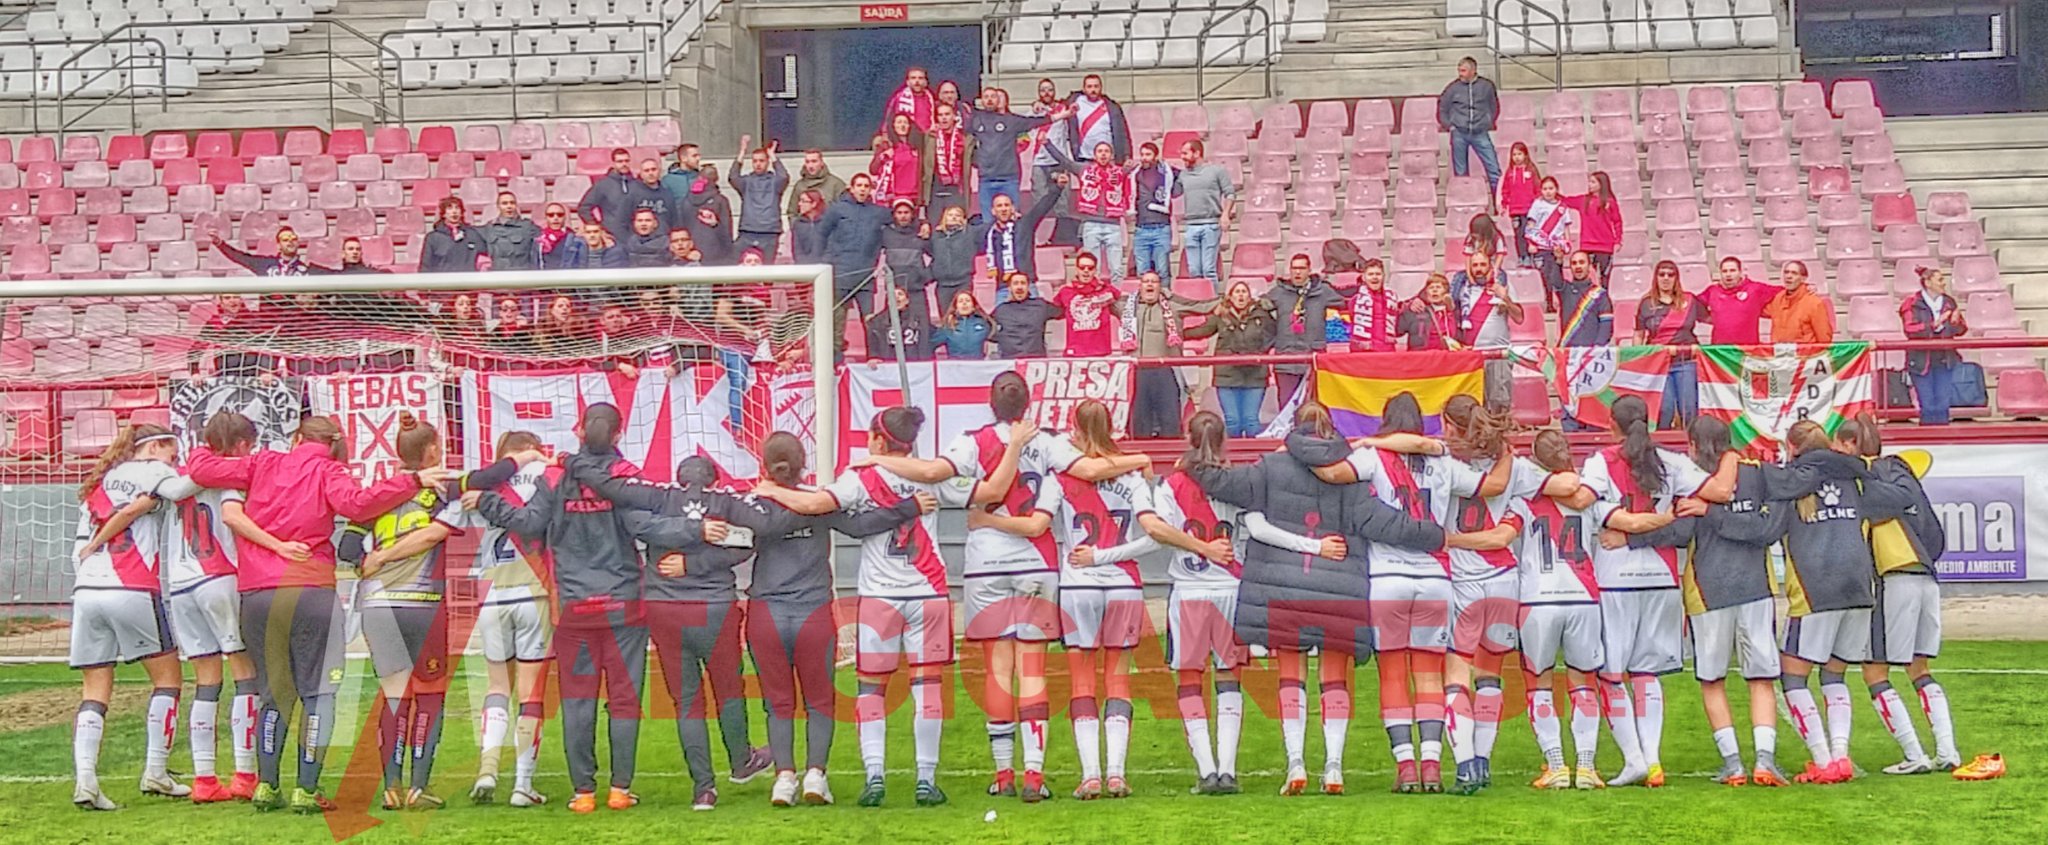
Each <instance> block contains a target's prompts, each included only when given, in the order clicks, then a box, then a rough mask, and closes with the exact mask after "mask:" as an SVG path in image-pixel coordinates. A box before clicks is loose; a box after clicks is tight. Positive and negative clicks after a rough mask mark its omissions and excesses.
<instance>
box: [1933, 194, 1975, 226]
mask: <svg viewBox="0 0 2048 845" xmlns="http://www.w3.org/2000/svg"><path fill="white" fill-rule="evenodd" d="M1974 219H1976V218H1975V217H1973V216H1972V215H1971V213H1970V195H1969V194H1968V193H1966V192H1964V191H1935V192H1933V193H1930V194H1928V195H1927V225H1929V226H1942V225H1946V224H1949V223H1967V222H1970V221H1972V220H1974Z"/></svg>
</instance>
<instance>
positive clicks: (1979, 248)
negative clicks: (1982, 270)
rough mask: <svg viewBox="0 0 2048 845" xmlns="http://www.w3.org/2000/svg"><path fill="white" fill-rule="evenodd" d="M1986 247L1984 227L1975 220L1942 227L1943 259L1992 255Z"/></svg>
mask: <svg viewBox="0 0 2048 845" xmlns="http://www.w3.org/2000/svg"><path fill="white" fill-rule="evenodd" d="M1990 254H1991V252H1990V250H1989V249H1987V248H1986V247H1985V245H1984V227H1983V226H1981V225H1978V223H1977V222H1976V221H1974V220H1968V221H1964V222H1961V223H1949V224H1946V225H1944V226H1942V227H1941V257H1942V258H1946V259H1955V258H1961V257H1963V256H1966V255H1990Z"/></svg>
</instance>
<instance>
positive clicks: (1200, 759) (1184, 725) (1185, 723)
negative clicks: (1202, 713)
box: [1180, 718, 1216, 778]
mask: <svg viewBox="0 0 2048 845" xmlns="http://www.w3.org/2000/svg"><path fill="white" fill-rule="evenodd" d="M1180 728H1181V733H1182V734H1183V735H1184V736H1186V737H1187V740H1188V751H1189V752H1190V753H1192V754H1194V755H1195V776H1196V777H1204V778H1205V777H1208V776H1210V775H1213V774H1215V773H1216V753H1215V752H1214V751H1212V750H1210V748H1209V720H1208V719H1205V718H1204V719H1182V720H1180Z"/></svg>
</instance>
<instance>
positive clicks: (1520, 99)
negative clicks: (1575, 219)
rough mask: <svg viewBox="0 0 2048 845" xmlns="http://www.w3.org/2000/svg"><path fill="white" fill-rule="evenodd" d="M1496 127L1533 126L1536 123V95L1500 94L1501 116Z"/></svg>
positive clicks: (1516, 92) (1512, 92) (1507, 92)
mask: <svg viewBox="0 0 2048 845" xmlns="http://www.w3.org/2000/svg"><path fill="white" fill-rule="evenodd" d="M1494 122H1495V125H1496V126H1498V125H1499V124H1502V123H1513V124H1523V125H1530V126H1533V125H1535V123H1536V95H1534V94H1528V93H1523V92H1520V91H1502V92H1501V93H1500V116H1499V117H1498V118H1496V119H1495V121H1494Z"/></svg>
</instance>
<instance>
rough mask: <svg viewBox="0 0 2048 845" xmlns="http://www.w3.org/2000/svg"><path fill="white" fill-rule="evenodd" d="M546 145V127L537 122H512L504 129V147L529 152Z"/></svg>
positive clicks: (543, 147)
mask: <svg viewBox="0 0 2048 845" xmlns="http://www.w3.org/2000/svg"><path fill="white" fill-rule="evenodd" d="M547 146H548V131H547V127H544V126H542V125H540V124H538V123H514V124H512V125H511V127H509V128H508V129H507V130H506V137H505V149H508V150H516V151H519V152H523V153H530V152H533V151H535V150H540V149H545V148H546V147H547Z"/></svg>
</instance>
